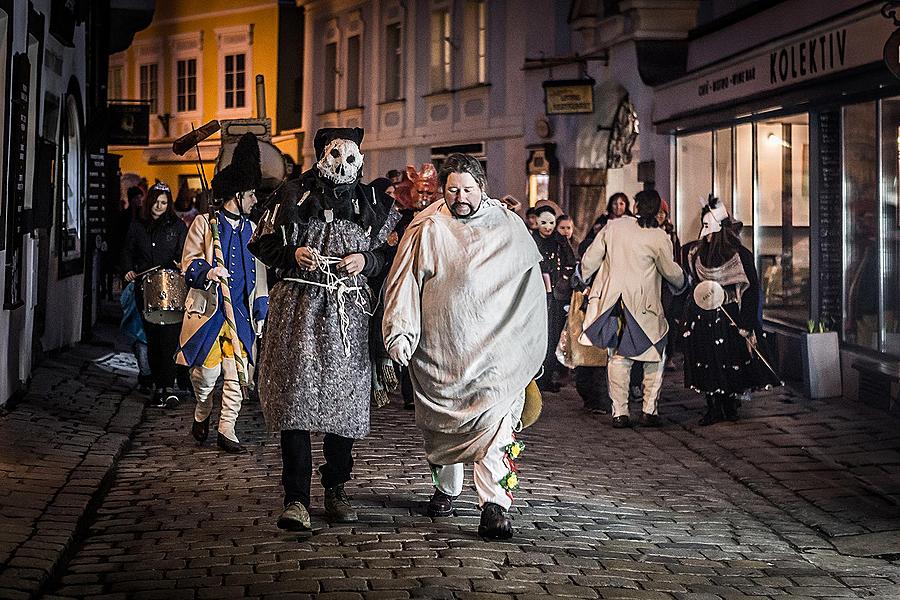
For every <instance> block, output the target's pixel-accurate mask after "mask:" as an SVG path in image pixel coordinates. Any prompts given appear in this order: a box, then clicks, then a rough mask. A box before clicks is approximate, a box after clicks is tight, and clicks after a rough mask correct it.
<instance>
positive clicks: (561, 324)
mask: <svg viewBox="0 0 900 600" xmlns="http://www.w3.org/2000/svg"><path fill="white" fill-rule="evenodd" d="M563 306H564V305H563V303H562V302H560V301H559V300H557V299H555V298H554V297H553V294H547V353H546V354H545V355H544V376H543V377H542V378H541V379H540V380H538V381H539V382H541V381H544V382H546V383H550V382H552V381H553V380H554V379H555V378H556V376H557V375H558V374H559V372H560V371H562V369H563V366H562V365H561V364H559V361H558V360H556V347H557V346H558V345H559V336H560V334H561V333H562V330H563V329H564V328H565V326H566V311H565V309H564V308H563Z"/></svg>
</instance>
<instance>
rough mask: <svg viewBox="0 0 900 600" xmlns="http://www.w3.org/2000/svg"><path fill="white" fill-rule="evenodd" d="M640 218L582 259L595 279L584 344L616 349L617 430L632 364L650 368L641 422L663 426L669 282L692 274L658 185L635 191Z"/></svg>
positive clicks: (612, 230) (623, 418)
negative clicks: (662, 219)
mask: <svg viewBox="0 0 900 600" xmlns="http://www.w3.org/2000/svg"><path fill="white" fill-rule="evenodd" d="M635 201H636V204H637V215H638V216H637V217H636V218H635V217H630V216H626V217H621V218H619V219H615V220H612V221H610V222H609V223H608V224H607V225H606V227H604V228H603V229H602V230H600V232H599V233H598V234H597V237H596V239H595V240H594V242H593V243H592V244H591V245H590V247H589V248H588V249H587V251H586V252H585V254H584V257H583V258H582V260H581V278H582V279H583V280H585V281H587V280H589V279H590V278H591V277H592V276H594V274H596V279H595V281H594V283H593V285H592V286H591V293H590V301H589V303H588V310H587V314H586V315H585V320H584V333H583V334H582V342H583V343H590V344H593V345H595V346H598V347H601V348H608V349H609V352H610V359H609V365H608V367H607V377H608V378H609V393H610V398H611V399H612V405H613V427H628V426H629V425H630V419H629V415H628V381H629V374H630V371H631V365H632V363H633V362H634V361H640V362H642V363H643V367H644V405H643V412H642V414H641V423H642V424H644V425H648V426H658V425H659V424H660V420H659V415H658V411H657V406H656V402H657V399H658V398H659V391H660V388H661V387H662V377H663V371H664V369H663V365H664V364H665V348H666V334H667V333H668V331H669V326H668V323H667V322H666V315H665V313H664V312H663V307H662V298H661V293H662V281H663V279H665V281H666V282H667V283H668V284H669V285H670V286H671V287H672V288H673V292H674V293H681V292H683V291H684V290H685V289H686V288H687V277H686V276H685V274H684V271H683V270H682V269H681V267H679V266H678V264H676V263H675V260H674V257H673V255H672V243H671V242H670V241H669V238H668V236H667V235H666V233H665V232H664V231H663V230H662V229H660V228H659V226H658V222H657V220H656V213H658V212H659V209H660V204H661V199H660V197H659V194H658V193H657V192H656V191H653V190H646V191H642V192H639V193H638V194H637V195H636V196H635Z"/></svg>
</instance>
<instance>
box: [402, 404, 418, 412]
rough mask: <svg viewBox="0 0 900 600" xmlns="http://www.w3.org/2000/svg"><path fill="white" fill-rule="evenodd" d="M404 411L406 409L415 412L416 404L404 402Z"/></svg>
mask: <svg viewBox="0 0 900 600" xmlns="http://www.w3.org/2000/svg"><path fill="white" fill-rule="evenodd" d="M403 409H404V410H415V409H416V405H415V404H414V403H412V402H404V403H403Z"/></svg>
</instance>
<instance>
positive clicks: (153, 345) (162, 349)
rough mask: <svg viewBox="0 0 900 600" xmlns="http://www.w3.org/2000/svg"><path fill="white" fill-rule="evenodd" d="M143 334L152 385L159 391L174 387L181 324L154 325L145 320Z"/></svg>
mask: <svg viewBox="0 0 900 600" xmlns="http://www.w3.org/2000/svg"><path fill="white" fill-rule="evenodd" d="M144 333H145V334H146V335H147V360H148V362H149V363H150V374H151V376H152V377H153V385H155V386H156V387H157V388H159V389H162V388H171V387H174V386H175V352H176V351H177V350H178V336H179V335H180V334H181V323H174V324H172V325H155V324H153V323H148V322H147V321H146V320H145V321H144Z"/></svg>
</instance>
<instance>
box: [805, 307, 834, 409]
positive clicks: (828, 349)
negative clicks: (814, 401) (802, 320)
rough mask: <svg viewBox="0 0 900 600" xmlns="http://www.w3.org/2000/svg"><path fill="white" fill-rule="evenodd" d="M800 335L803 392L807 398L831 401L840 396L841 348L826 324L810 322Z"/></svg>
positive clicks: (823, 321) (823, 322) (824, 321)
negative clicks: (801, 337) (801, 339)
mask: <svg viewBox="0 0 900 600" xmlns="http://www.w3.org/2000/svg"><path fill="white" fill-rule="evenodd" d="M806 329H807V332H806V333H805V334H803V348H802V356H803V389H804V392H805V393H806V395H807V396H808V397H810V398H831V397H834V396H840V395H842V393H843V388H842V387H841V347H840V341H839V340H838V334H837V332H836V331H830V329H829V327H828V325H827V321H826V320H821V321H809V322H808V323H807V327H806Z"/></svg>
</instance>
